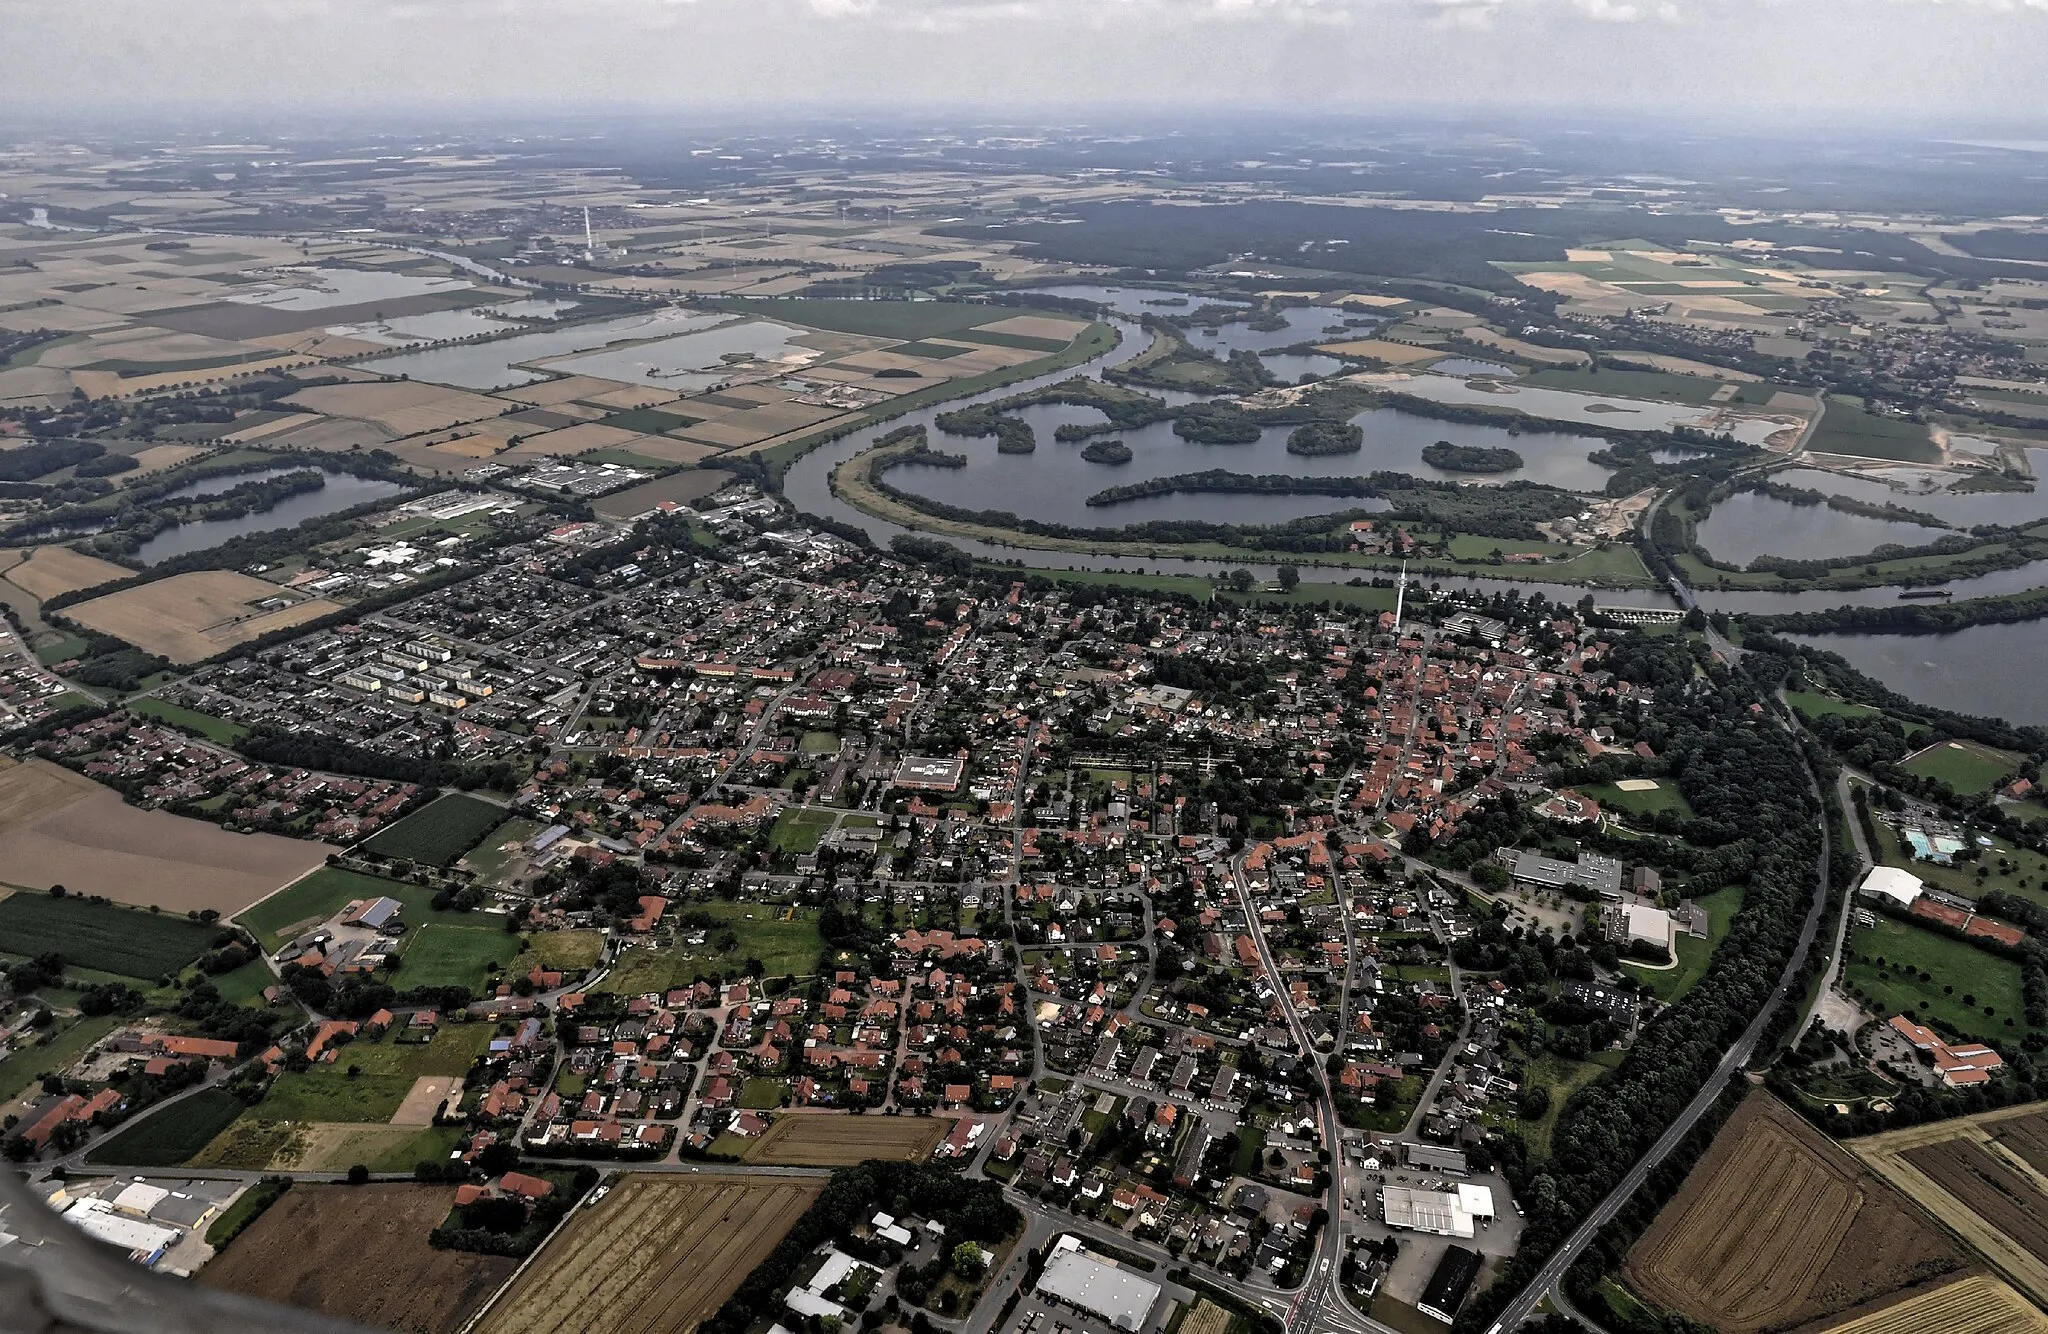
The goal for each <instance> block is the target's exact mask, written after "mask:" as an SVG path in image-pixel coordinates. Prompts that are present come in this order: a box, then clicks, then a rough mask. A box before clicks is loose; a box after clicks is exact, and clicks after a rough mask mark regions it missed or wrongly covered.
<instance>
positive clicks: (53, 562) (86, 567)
mask: <svg viewBox="0 0 2048 1334" xmlns="http://www.w3.org/2000/svg"><path fill="white" fill-rule="evenodd" d="M134 575H135V572H134V571H133V570H130V569H126V568H124V567H122V566H119V565H116V564H114V563H113V562H111V561H104V560H101V559H99V558H98V557H97V556H87V555H83V554H81V553H79V552H76V551H73V550H72V549H71V548H69V547H36V548H34V549H33V550H31V551H29V552H28V553H27V554H26V557H25V558H24V559H23V560H22V561H21V563H20V564H18V565H15V566H14V567H13V568H11V569H9V570H8V571H7V582H8V583H10V584H13V585H14V586H15V587H16V588H19V589H21V590H22V591H23V592H25V593H28V594H30V595H31V596H33V597H34V598H35V599H36V601H38V602H47V601H49V600H50V599H51V598H53V597H56V596H57V595H58V594H59V593H75V592H77V591H78V590H79V589H82V588H94V587H97V586H98V585H100V584H110V583H112V582H114V581H115V580H116V579H131V578H133V577H134Z"/></svg>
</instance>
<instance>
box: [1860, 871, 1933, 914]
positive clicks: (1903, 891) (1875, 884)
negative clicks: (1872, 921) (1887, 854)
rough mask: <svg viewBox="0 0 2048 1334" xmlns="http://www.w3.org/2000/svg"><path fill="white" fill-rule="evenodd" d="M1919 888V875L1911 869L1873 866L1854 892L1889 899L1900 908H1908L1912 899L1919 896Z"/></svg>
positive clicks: (1868, 896)
mask: <svg viewBox="0 0 2048 1334" xmlns="http://www.w3.org/2000/svg"><path fill="white" fill-rule="evenodd" d="M1921 888H1922V886H1921V884H1920V877H1919V876H1917V875H1914V874H1913V873H1912V872H1911V871H1902V870H1900V869H1899V868H1898V867H1896V866H1873V867H1871V868H1870V874H1869V875H1866V876H1864V877H1863V883H1862V884H1861V885H1859V886H1858V887H1857V890H1856V892H1857V893H1859V894H1862V895H1864V896H1865V897H1866V898H1873V899H1890V900H1891V901H1892V902H1894V903H1896V904H1898V905H1899V906H1900V907H1901V908H1910V907H1912V906H1913V900H1914V899H1917V898H1919V897H1920V890H1921Z"/></svg>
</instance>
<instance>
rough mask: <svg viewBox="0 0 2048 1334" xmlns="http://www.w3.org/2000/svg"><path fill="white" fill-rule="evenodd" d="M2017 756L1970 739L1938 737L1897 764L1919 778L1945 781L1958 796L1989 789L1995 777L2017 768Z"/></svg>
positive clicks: (1996, 779)
mask: <svg viewBox="0 0 2048 1334" xmlns="http://www.w3.org/2000/svg"><path fill="white" fill-rule="evenodd" d="M2019 765H2020V757H2019V756H2017V755H2014V754H2013V753H2012V752H2010V751H2004V750H1994V749H1992V748H1991V747H1990V746H1980V745H1978V744H1977V743H1976V742H1974V741H1938V742H1936V743H1935V744H1934V745H1932V746H1929V747H1928V748H1927V749H1926V750H1923V751H1921V752H1920V753H1919V754H1918V755H1913V756H1909V757H1908V758H1907V759H1906V760H1905V762H1904V763H1902V764H1900V765H1899V767H1900V768H1901V769H1904V770H1905V771H1906V772H1907V773H1909V774H1918V775H1919V776H1920V777H1922V778H1933V779H1938V780H1940V781H1941V782H1944V783H1947V784H1948V785H1949V786H1950V787H1952V788H1954V789H1955V790H1956V791H1957V793H1959V794H1960V795H1962V796H1966V797H1968V796H1974V795H1976V794H1977V793H1979V792H1989V791H1990V790H1991V789H1992V787H1993V786H1994V785H1995V784H1996V783H1997V782H1998V780H1999V779H2001V778H2003V777H2005V776H2006V775H2007V774H2009V773H2012V772H2013V771H2014V770H2015V769H2017V768H2019Z"/></svg>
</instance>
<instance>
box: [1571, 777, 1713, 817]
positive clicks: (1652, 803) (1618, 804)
mask: <svg viewBox="0 0 2048 1334" xmlns="http://www.w3.org/2000/svg"><path fill="white" fill-rule="evenodd" d="M1578 791H1579V792H1580V793H1581V794H1582V795H1584V796H1587V797H1591V798H1592V799H1593V800H1594V801H1597V802H1599V803H1600V804H1601V805H1602V806H1604V807H1606V808H1608V809H1610V810H1617V811H1620V812H1622V813H1623V814H1625V815H1655V814H1656V813H1657V812H1658V811H1675V812H1677V813H1678V814H1680V815H1682V816H1684V817H1685V818H1686V819H1688V820H1690V819H1691V818H1692V806H1691V805H1690V804H1689V803H1688V802H1687V801H1686V799H1685V794H1684V793H1683V792H1680V791H1679V790H1678V784H1676V783H1674V782H1672V781H1671V780H1670V779H1668V778H1667V779H1660V780H1658V782H1657V786H1655V787H1653V788H1651V789H1649V790H1648V791H1645V792H1624V791H1623V790H1622V789H1620V788H1618V787H1616V786H1614V784H1612V783H1602V784H1600V785H1598V786H1597V787H1582V788H1580V789H1578Z"/></svg>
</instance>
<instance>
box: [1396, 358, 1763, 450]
mask: <svg viewBox="0 0 2048 1334" xmlns="http://www.w3.org/2000/svg"><path fill="white" fill-rule="evenodd" d="M1385 387H1386V388H1388V389H1391V390H1393V391H1395V392H1396V393H1403V394H1414V395H1415V396H1416V397H1418V398H1426V399H1429V400H1430V401H1431V402H1434V403H1463V404H1471V405H1473V406H1477V407H1495V408H1518V409H1520V410H1521V411H1523V412H1526V413H1528V414H1529V415H1530V416H1532V417H1547V418H1549V419H1551V420H1552V421H1562V422H1587V423H1590V424H1593V425H1598V426H1612V427H1618V428H1620V429H1621V430H1625V431H1668V430H1670V429H1671V428H1672V427H1674V426H1697V427H1701V428H1702V429H1707V430H1711V431H1713V432H1714V433H1715V434H1716V435H1724V434H1725V435H1732V436H1734V437H1735V438H1736V439H1737V440H1740V441H1741V442H1742V443H1744V444H1746V445H1756V446H1759V447H1761V446H1762V445H1763V444H1764V442H1765V441H1767V440H1769V439H1770V437H1771V436H1772V435H1773V434H1775V433H1777V432H1779V431H1782V430H1784V429H1785V426H1784V424H1783V423H1782V422H1774V421H1771V420H1769V419H1767V418H1763V417H1750V416H1740V415H1731V416H1726V417H1720V419H1719V420H1714V418H1716V417H1718V416H1719V410H1716V409H1709V408H1701V407H1697V406H1694V405H1692V404H1689V403H1655V402H1652V401H1650V400H1649V399H1645V398H1610V397H1602V396H1599V395H1595V394H1581V393H1576V392H1574V391H1572V390H1569V389H1545V388H1542V387H1540V386H1536V385H1498V386H1495V387H1493V388H1484V387H1481V386H1480V385H1475V384H1473V383H1472V382H1471V381H1468V380H1461V379H1458V378H1456V377H1455V376H1450V375H1430V374H1421V375H1415V376H1412V377H1410V378H1408V379H1406V380H1395V381H1392V382H1389V383H1388V384H1386V385H1385Z"/></svg>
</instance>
